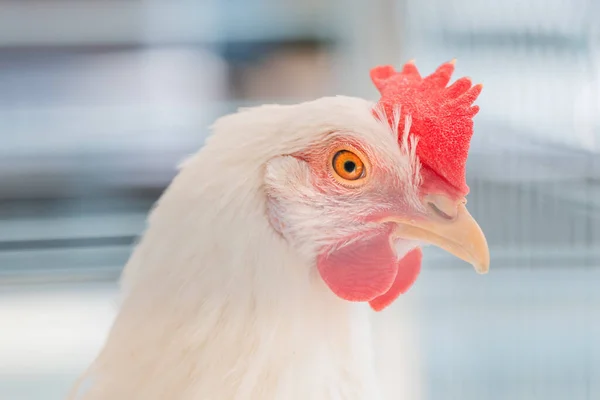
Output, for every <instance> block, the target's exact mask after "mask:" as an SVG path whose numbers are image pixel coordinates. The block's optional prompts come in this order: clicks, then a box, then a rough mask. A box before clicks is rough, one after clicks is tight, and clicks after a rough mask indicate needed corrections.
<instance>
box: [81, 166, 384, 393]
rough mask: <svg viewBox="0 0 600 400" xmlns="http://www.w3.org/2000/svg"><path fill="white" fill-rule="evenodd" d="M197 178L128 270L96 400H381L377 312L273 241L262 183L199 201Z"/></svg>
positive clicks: (170, 193)
mask: <svg viewBox="0 0 600 400" xmlns="http://www.w3.org/2000/svg"><path fill="white" fill-rule="evenodd" d="M194 162H196V163H200V161H192V163H194ZM198 167H199V165H196V168H191V169H188V170H187V171H186V170H184V171H182V173H180V175H179V176H178V177H177V178H176V179H175V181H174V182H173V184H172V185H171V187H170V188H169V189H168V190H167V192H166V193H165V195H164V196H163V198H162V199H161V200H160V201H159V203H158V205H157V208H156V209H155V210H154V211H153V213H152V215H151V217H150V221H149V229H148V231H147V232H146V234H145V235H144V237H143V239H142V240H141V242H140V243H139V245H138V246H137V248H136V250H135V252H134V254H133V255H132V257H131V259H130V261H129V262H128V264H127V266H126V268H125V271H124V274H123V278H122V286H123V303H122V307H121V310H120V313H119V315H118V317H117V320H116V322H115V325H114V327H113V330H112V332H111V334H110V337H109V339H108V342H107V344H106V347H105V348H104V350H103V352H102V353H101V355H100V356H99V358H98V360H97V362H96V364H95V366H94V371H95V372H94V375H95V382H96V383H95V385H94V387H95V391H91V392H90V397H88V398H89V399H90V400H91V399H96V398H98V399H99V398H113V399H116V400H120V399H124V398H147V399H150V398H180V399H188V398H190V399H191V398H220V399H237V398H239V399H255V398H256V399H259V398H285V399H296V398H298V399H306V398H322V399H329V398H345V399H355V398H356V399H362V398H369V399H377V398H378V395H377V393H376V384H375V375H374V372H373V359H372V356H373V355H372V354H371V348H372V346H371V338H370V324H369V323H368V321H367V319H368V311H369V310H367V309H366V307H365V306H364V305H357V304H351V303H347V302H344V301H342V300H340V299H338V298H336V297H335V296H334V295H333V294H332V293H331V292H330V291H329V290H328V289H327V288H326V286H325V285H324V283H323V282H322V281H321V280H320V278H319V277H318V274H317V273H316V271H315V269H314V267H313V266H311V265H309V264H308V263H307V262H305V261H303V260H301V259H300V258H299V256H298V255H297V254H295V253H294V251H293V249H291V248H290V247H289V246H288V245H287V243H286V242H285V241H284V240H283V239H282V238H281V237H279V236H278V235H277V233H275V232H274V230H273V229H271V227H270V226H269V224H268V221H267V218H266V217H265V214H264V198H263V195H262V193H261V192H260V191H259V190H258V188H260V184H259V183H258V182H257V181H254V182H252V181H251V180H249V179H246V180H242V181H240V179H239V178H237V181H236V179H235V177H234V176H227V173H226V171H224V172H225V174H223V173H222V174H220V175H219V176H220V177H221V178H220V179H221V180H225V181H226V182H229V184H228V185H223V184H218V183H216V182H211V181H208V182H206V183H205V184H204V185H202V186H203V187H199V188H198V190H190V188H193V187H194V185H196V187H198V185H199V184H198V182H202V180H201V179H199V177H198V176H197V175H196V174H195V173H194V172H193V171H198V170H202V168H198ZM234 182H237V183H235V184H234ZM125 377H127V378H126V379H125ZM140 388H144V389H143V390H144V393H143V395H142V394H140V390H142V389H140ZM94 393H95V394H98V397H93V394H94ZM133 393H135V396H134V397H131V396H132V394H133ZM127 396H130V397H127ZM161 396H162V397H161ZM165 396H166V397H165ZM194 396H196V397H194ZM273 396H276V397H273ZM88 398H86V399H88Z"/></svg>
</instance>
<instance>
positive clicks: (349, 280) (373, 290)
mask: <svg viewBox="0 0 600 400" xmlns="http://www.w3.org/2000/svg"><path fill="white" fill-rule="evenodd" d="M392 228H393V227H392V226H389V227H386V228H385V229H382V230H380V231H378V232H376V233H375V234H372V235H365V237H364V238H361V239H358V240H356V241H354V242H353V243H351V244H349V245H346V246H343V247H341V248H338V249H335V250H333V251H329V250H327V251H324V252H323V253H322V254H321V255H320V256H319V257H318V259H317V268H318V270H319V273H320V274H321V278H322V279H323V280H324V281H325V283H326V284H327V286H329V288H330V289H331V290H332V291H333V293H335V294H336V295H337V296H338V297H340V298H342V299H344V300H348V301H356V302H369V304H370V305H371V307H372V308H373V309H374V310H376V311H381V310H383V309H384V308H386V307H387V306H389V305H390V304H391V303H392V302H393V301H394V300H395V299H396V298H398V296H399V295H400V294H402V293H405V292H406V291H407V290H408V289H409V288H410V287H411V286H412V284H413V283H414V282H415V280H416V278H417V276H418V275H419V272H420V270H421V256H422V253H421V250H420V249H418V248H417V249H414V250H412V251H410V252H409V253H408V254H406V255H405V256H404V257H403V258H402V259H401V260H398V259H397V256H396V254H395V252H394V250H393V249H392V246H391V243H390V233H391V229H392Z"/></svg>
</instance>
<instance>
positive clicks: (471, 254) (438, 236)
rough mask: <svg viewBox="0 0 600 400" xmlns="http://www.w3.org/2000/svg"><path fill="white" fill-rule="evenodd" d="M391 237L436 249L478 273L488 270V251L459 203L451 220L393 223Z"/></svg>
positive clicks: (432, 218) (478, 228)
mask: <svg viewBox="0 0 600 400" xmlns="http://www.w3.org/2000/svg"><path fill="white" fill-rule="evenodd" d="M395 222H396V223H397V227H396V229H395V231H394V234H393V236H395V237H398V238H405V239H413V240H418V241H422V242H426V243H429V244H433V245H435V246H437V247H440V248H442V249H444V250H446V251H447V252H449V253H450V254H452V255H454V256H456V257H458V258H460V259H462V260H464V261H466V262H468V263H470V264H472V265H473V267H474V268H475V271H477V272H478V273H480V274H485V273H487V272H488V270H489V268H490V251H489V248H488V245H487V241H486V239H485V236H484V234H483V232H482V231H481V228H480V227H479V225H478V224H477V221H475V219H474V218H473V217H472V216H471V214H469V211H467V208H466V207H465V205H464V204H462V203H461V204H459V205H458V208H457V213H456V216H455V217H454V218H452V219H445V220H444V219H437V218H435V217H431V218H427V219H424V220H419V221H395Z"/></svg>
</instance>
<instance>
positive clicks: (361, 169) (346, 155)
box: [331, 149, 367, 183]
mask: <svg viewBox="0 0 600 400" xmlns="http://www.w3.org/2000/svg"><path fill="white" fill-rule="evenodd" d="M331 168H332V169H333V172H334V174H335V175H336V177H337V178H340V179H341V180H343V181H344V182H348V183H357V181H360V180H361V179H363V178H365V176H366V174H367V166H366V165H365V163H364V162H363V160H362V159H361V157H360V156H359V155H358V154H356V153H355V152H353V151H351V150H347V149H341V150H338V151H336V152H335V153H334V155H333V157H332V159H331Z"/></svg>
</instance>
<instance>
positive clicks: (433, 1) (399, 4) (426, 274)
mask: <svg viewBox="0 0 600 400" xmlns="http://www.w3.org/2000/svg"><path fill="white" fill-rule="evenodd" d="M455 57H456V58H457V59H458V63H457V71H456V76H462V75H469V76H471V77H472V78H473V79H474V80H475V81H477V82H483V83H484V85H485V90H484V91H483V94H482V95H481V97H480V100H479V101H478V104H480V106H481V110H482V111H481V112H480V113H479V114H478V116H477V117H476V119H475V135H474V138H473V143H472V150H471V156H470V159H469V165H468V175H467V177H468V183H469V185H470V187H471V194H470V195H469V206H470V210H471V212H472V213H473V214H474V215H475V217H476V218H477V219H478V221H479V222H480V224H481V225H482V228H483V230H484V231H485V232H486V235H487V237H488V241H489V244H490V247H491V254H492V266H491V268H492V269H491V273H490V274H489V275H487V276H485V277H481V276H477V275H476V274H475V273H474V272H473V271H472V270H471V269H470V267H468V266H467V265H464V263H462V262H459V261H457V260H454V259H452V258H450V257H449V256H447V255H445V254H443V253H441V252H438V251H435V250H430V249H428V250H427V251H426V255H425V265H424V268H423V273H422V276H421V278H420V280H419V281H418V282H417V284H416V286H415V287H414V288H413V289H412V290H411V292H409V295H407V296H405V297H403V298H402V299H401V301H400V302H399V303H401V305H399V306H398V318H399V321H403V322H404V323H406V326H407V329H409V330H410V331H411V332H412V334H414V338H413V339H414V340H410V341H408V342H407V345H409V346H411V348H410V351H408V350H409V349H407V360H408V359H409V358H410V362H409V363H410V365H414V368H412V374H413V375H411V378H410V379H407V380H408V381H410V385H412V388H411V389H410V391H411V393H412V394H411V395H410V397H407V398H411V399H413V398H414V399H417V400H438V399H444V400H447V399H460V400H470V399H473V400H474V399H478V400H479V399H490V400H492V399H503V400H504V399H511V400H518V399H523V400H529V399H544V400H559V399H560V400H565V399H569V400H579V399H581V400H584V399H586V400H591V399H600V291H599V290H598V289H600V223H599V221H600V1H599V0H494V1H486V2H483V1H476V0H455V1H442V0H426V1H417V0H398V1H386V0H383V1H370V2H366V1H360V0H351V1H350V0H345V1H342V0H320V1H316V0H305V1H304V2H301V1H290V0H277V1H275V0H221V1H218V0H171V1H167V0H162V1H161V0H103V1H100V0H86V1H76V0H27V1H23V0H20V1H19V0H14V1H10V0H0V399H1V400H38V399H39V400H42V399H43V400H54V399H62V398H64V396H65V394H66V393H67V391H68V389H69V387H70V385H71V383H72V381H73V380H74V379H75V377H76V376H77V375H78V374H79V373H80V372H81V371H82V370H83V369H84V368H85V366H86V365H87V364H88V363H89V362H90V361H91V360H92V358H93V357H94V355H95V354H96V352H97V351H98V350H99V348H100V346H101V345H102V343H103V340H104V337H105V335H106V333H107V331H108V329H109V327H110V324H111V321H112V318H113V317H114V313H115V308H114V299H115V294H116V280H117V278H118V276H119V273H120V271H121V269H122V267H123V265H124V263H125V261H126V260H127V258H128V255H129V253H130V251H131V245H132V243H133V241H134V240H135V238H136V237H137V235H139V234H140V232H141V231H142V229H143V227H144V220H145V216H146V213H147V211H148V210H149V208H150V207H151V205H152V204H153V202H154V201H155V200H156V199H157V197H158V196H159V195H160V193H161V191H162V190H163V189H164V188H165V186H166V185H167V184H168V183H169V181H170V179H171V178H172V177H173V176H174V174H175V172H176V169H175V168H176V166H177V164H178V163H179V161H180V160H182V159H183V158H185V156H186V155H188V154H190V153H192V152H195V151H196V150H197V149H198V148H200V147H201V146H202V144H203V142H204V140H205V138H206V136H207V135H208V126H209V125H210V124H211V123H212V122H213V121H214V119H215V118H217V117H219V116H221V115H223V114H226V113H229V112H233V111H235V110H236V109H237V108H238V107H240V106H248V105H254V104H256V105H258V104H262V103H273V102H278V103H295V102H298V101H302V100H308V99H313V98H316V97H320V96H323V95H333V94H344V95H353V96H361V97H366V98H371V99H373V100H376V99H377V94H376V92H375V89H374V88H373V87H372V84H371V82H370V79H369V75H368V74H369V69H370V68H371V67H373V66H375V65H377V64H394V65H395V66H396V67H399V66H400V65H401V64H402V63H404V62H405V61H407V60H409V59H412V58H415V59H416V60H417V65H418V67H419V69H421V71H422V72H423V73H430V72H432V71H433V69H434V68H435V67H437V66H438V65H439V64H441V63H442V62H444V61H447V60H450V59H452V58H455ZM407 363H408V361H407ZM409 369H411V368H409Z"/></svg>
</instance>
